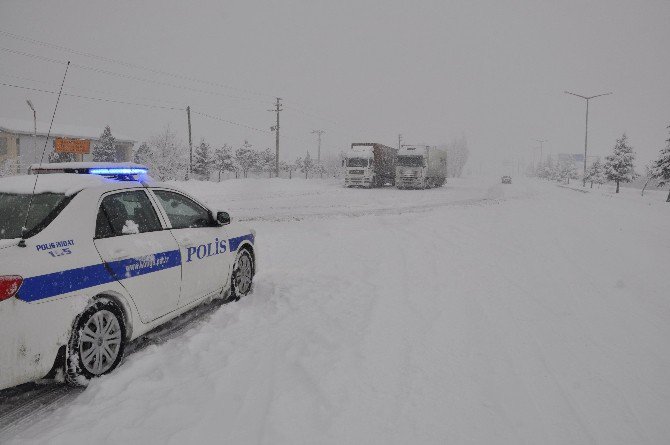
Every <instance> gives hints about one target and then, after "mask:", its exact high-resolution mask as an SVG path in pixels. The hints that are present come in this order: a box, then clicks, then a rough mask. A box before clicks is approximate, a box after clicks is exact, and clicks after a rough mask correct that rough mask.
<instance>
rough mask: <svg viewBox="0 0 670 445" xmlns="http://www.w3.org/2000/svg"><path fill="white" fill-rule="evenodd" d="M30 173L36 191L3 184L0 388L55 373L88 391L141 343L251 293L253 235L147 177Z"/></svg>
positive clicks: (126, 167) (108, 172)
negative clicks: (208, 305)
mask: <svg viewBox="0 0 670 445" xmlns="http://www.w3.org/2000/svg"><path fill="white" fill-rule="evenodd" d="M32 172H33V173H40V176H39V181H38V182H37V186H36V189H34V193H33V187H34V186H35V179H36V176H33V175H23V176H14V177H9V178H3V179H0V265H2V267H1V268H0V338H2V341H1V342H0V389H3V388H8V387H10V386H16V385H19V384H22V383H26V382H30V381H33V380H37V379H41V378H43V377H45V376H48V375H56V374H60V375H64V376H65V379H66V380H67V382H68V383H70V384H73V385H82V386H85V385H86V384H88V382H89V380H90V379H91V378H93V377H97V376H100V375H103V374H106V373H108V372H110V371H112V370H113V369H114V368H115V367H116V366H117V365H118V364H119V362H120V361H121V359H122V357H123V351H124V348H125V346H126V344H127V343H128V342H130V341H131V340H133V339H135V338H137V337H139V336H141V335H143V334H144V333H146V332H148V331H150V330H152V329H154V328H155V327H157V326H159V325H161V324H163V323H165V322H167V321H169V320H171V319H173V318H175V317H176V316H178V315H180V314H182V313H184V312H186V311H187V310H189V309H190V308H192V307H194V306H196V305H198V304H200V303H202V302H205V301H209V300H210V299H213V298H222V299H227V300H235V299H238V298H240V297H241V296H243V295H246V294H248V293H249V292H251V289H252V279H253V276H254V273H255V265H256V263H255V248H256V246H255V244H254V239H255V232H254V231H253V230H251V229H248V228H246V227H242V226H239V225H237V224H231V221H230V216H229V215H228V213H226V212H223V211H216V210H212V209H210V208H208V207H207V206H205V205H203V204H202V203H200V202H198V201H197V200H195V199H194V198H192V197H190V196H188V195H186V194H185V193H183V192H181V191H179V190H177V189H174V188H172V187H169V186H165V185H162V184H159V183H151V182H146V181H145V180H143V179H142V175H143V174H146V168H142V166H139V165H137V164H121V165H119V164H116V165H109V164H108V165H96V164H93V163H63V164H48V165H43V166H35V167H34V168H33V169H32ZM54 172H55V173H54ZM45 173H49V174H45Z"/></svg>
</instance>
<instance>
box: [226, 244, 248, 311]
mask: <svg viewBox="0 0 670 445" xmlns="http://www.w3.org/2000/svg"><path fill="white" fill-rule="evenodd" d="M253 278H254V257H253V255H252V254H251V253H250V252H249V251H248V250H246V249H243V250H241V251H240V253H238V254H237V258H236V259H235V264H234V265H233V273H232V276H231V280H230V281H231V283H230V288H231V295H232V299H233V300H239V299H240V298H241V297H243V296H245V295H247V294H248V293H249V292H251V285H252V280H253Z"/></svg>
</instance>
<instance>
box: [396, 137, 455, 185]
mask: <svg viewBox="0 0 670 445" xmlns="http://www.w3.org/2000/svg"><path fill="white" fill-rule="evenodd" d="M397 163H398V165H397V167H396V179H395V184H396V187H398V188H399V189H404V188H415V189H425V188H431V187H442V185H443V184H444V183H445V182H446V180H447V150H445V149H441V148H437V147H431V146H428V145H403V146H402V147H400V151H398V161H397Z"/></svg>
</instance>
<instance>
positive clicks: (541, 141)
mask: <svg viewBox="0 0 670 445" xmlns="http://www.w3.org/2000/svg"><path fill="white" fill-rule="evenodd" d="M533 140H534V141H535V142H539V143H540V162H539V164H542V144H544V143H545V142H547V140H546V139H533Z"/></svg>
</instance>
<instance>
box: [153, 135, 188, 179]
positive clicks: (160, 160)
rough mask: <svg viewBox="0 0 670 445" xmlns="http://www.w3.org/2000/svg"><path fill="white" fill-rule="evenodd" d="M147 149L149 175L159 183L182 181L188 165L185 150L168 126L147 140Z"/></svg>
mask: <svg viewBox="0 0 670 445" xmlns="http://www.w3.org/2000/svg"><path fill="white" fill-rule="evenodd" d="M148 145H149V149H150V151H151V153H152V161H151V163H150V164H151V165H149V166H148V167H149V168H150V173H151V175H153V176H156V177H157V178H158V179H160V180H161V181H167V180H174V179H182V178H183V177H184V174H185V172H186V167H187V165H188V162H187V159H186V150H185V149H184V146H183V144H182V143H181V141H179V139H177V134H176V133H175V132H173V131H172V130H170V126H169V125H168V126H166V127H165V129H164V130H163V131H162V132H161V133H159V134H157V135H155V136H152V137H151V138H150V139H149V143H148Z"/></svg>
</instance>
